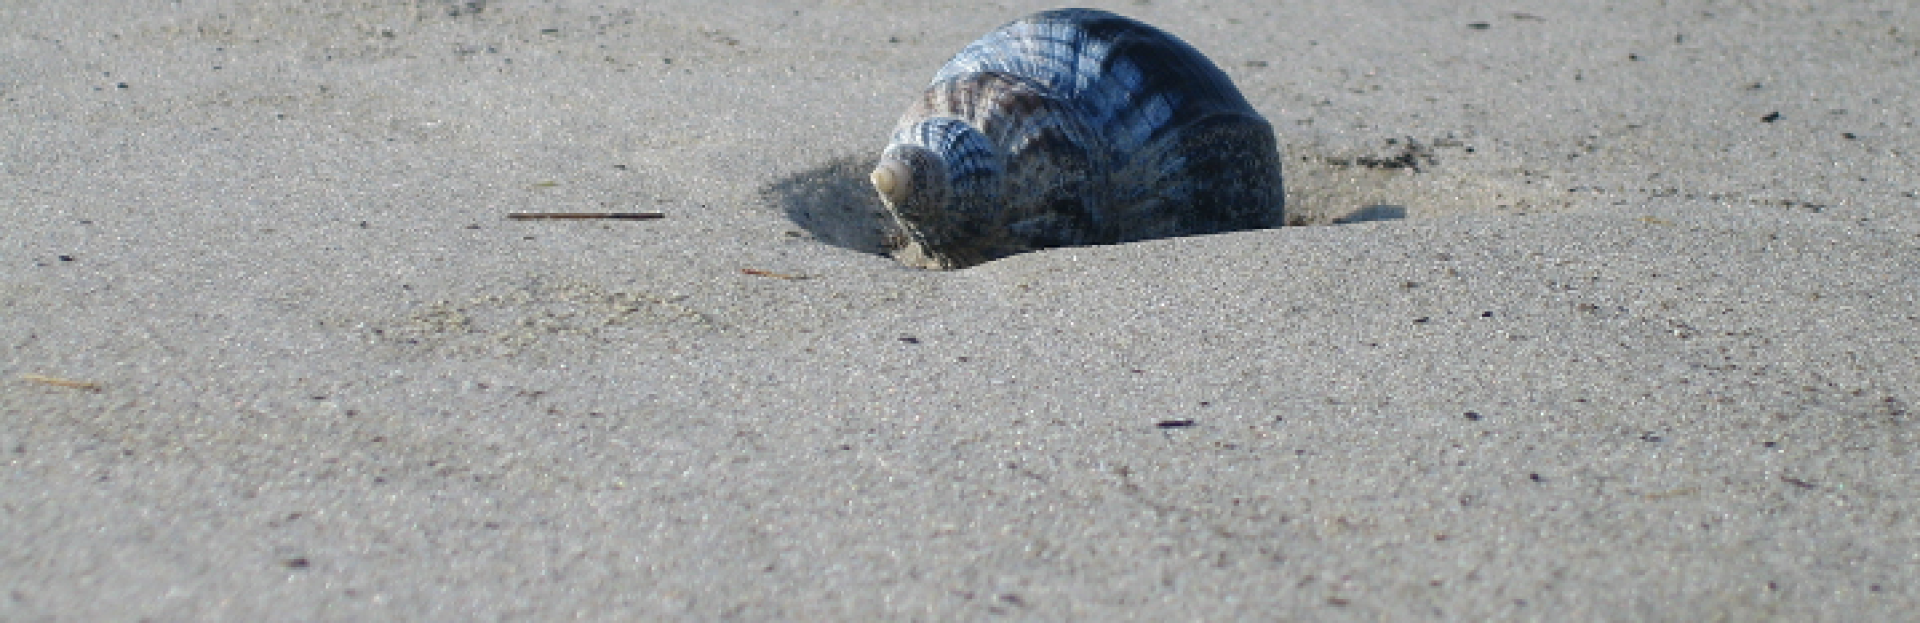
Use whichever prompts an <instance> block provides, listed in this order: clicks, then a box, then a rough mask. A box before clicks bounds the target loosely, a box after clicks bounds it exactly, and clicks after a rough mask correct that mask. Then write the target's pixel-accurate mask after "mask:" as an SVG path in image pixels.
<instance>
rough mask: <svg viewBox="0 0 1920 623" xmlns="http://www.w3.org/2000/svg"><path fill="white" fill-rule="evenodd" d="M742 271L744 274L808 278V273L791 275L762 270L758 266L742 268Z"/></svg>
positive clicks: (778, 277) (776, 277) (781, 277)
mask: <svg viewBox="0 0 1920 623" xmlns="http://www.w3.org/2000/svg"><path fill="white" fill-rule="evenodd" d="M740 272H741V273H742V274H747V275H754V276H757V277H772V278H775V279H806V278H807V276H806V275H789V274H786V273H776V272H773V271H770V270H760V269H758V268H742V269H740Z"/></svg>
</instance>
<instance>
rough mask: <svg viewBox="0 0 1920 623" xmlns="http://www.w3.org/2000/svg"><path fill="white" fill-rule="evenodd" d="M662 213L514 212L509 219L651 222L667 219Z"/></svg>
mask: <svg viewBox="0 0 1920 623" xmlns="http://www.w3.org/2000/svg"><path fill="white" fill-rule="evenodd" d="M666 217H667V215H666V214H662V213H660V212H513V213H509V214H507V218H508V219H511V220H515V221H539V220H593V219H598V220H614V221H650V220H653V219H659V218H666Z"/></svg>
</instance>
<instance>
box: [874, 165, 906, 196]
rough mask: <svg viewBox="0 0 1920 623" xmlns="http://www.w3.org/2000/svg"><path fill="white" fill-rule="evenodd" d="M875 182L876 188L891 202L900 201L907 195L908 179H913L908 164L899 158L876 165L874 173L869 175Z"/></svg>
mask: <svg viewBox="0 0 1920 623" xmlns="http://www.w3.org/2000/svg"><path fill="white" fill-rule="evenodd" d="M867 179H869V180H871V181H872V182H873V188H874V190H878V191H880V196H881V197H883V198H885V199H886V200H887V202H889V203H899V202H900V200H901V199H902V198H904V197H906V195H907V190H908V188H907V184H908V180H911V179H913V178H912V176H911V175H910V173H909V172H908V171H907V165H906V164H903V163H901V162H899V161H897V160H887V161H883V162H881V163H880V166H877V167H874V169H873V174H872V175H869V176H867Z"/></svg>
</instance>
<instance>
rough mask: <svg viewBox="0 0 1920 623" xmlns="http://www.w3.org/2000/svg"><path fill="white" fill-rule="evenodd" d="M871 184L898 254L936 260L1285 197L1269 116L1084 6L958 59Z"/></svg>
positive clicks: (1254, 209)
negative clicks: (896, 234) (895, 235)
mask: <svg viewBox="0 0 1920 623" xmlns="http://www.w3.org/2000/svg"><path fill="white" fill-rule="evenodd" d="M872 181H873V185H874V188H875V190H877V191H878V192H879V193H880V197H881V200H882V201H883V202H884V203H885V204H886V207H887V211H888V212H889V214H890V215H891V216H892V217H893V219H894V221H895V223H896V225H897V226H898V228H899V230H900V234H901V236H900V239H901V244H900V246H899V248H898V249H896V250H895V252H894V256H895V257H897V258H899V259H900V260H901V261H903V262H905V263H908V264H911V265H915V266H919V267H922V268H940V269H950V268H964V267H967V266H972V265H975V264H979V263H982V262H987V261H991V260H995V259H999V258H1003V257H1006V256H1009V255H1014V254H1017V253H1023V252H1027V251H1033V250H1037V249H1044V248H1049V247H1061V246H1080V245H1094V244H1111V243H1119V242H1128V241H1134V240H1145V239H1150V238H1165V237H1172V236H1186V235H1194V234H1208V233H1217V232H1225V231H1234V230H1242V229H1259V228H1266V227H1277V226H1279V225H1281V224H1282V222H1283V203H1284V201H1285V193H1284V192H1283V190H1282V185H1281V176H1280V154H1279V150H1278V148H1277V145H1276V143H1275V141H1274V135H1273V127H1272V126H1271V125H1269V124H1268V123H1267V121H1266V120H1265V119H1263V118H1262V117H1261V116H1260V114H1259V113H1258V112H1255V111H1254V110H1253V107H1252V106H1250V105H1248V104H1247V100H1246V98H1245V97H1243V96H1241V95H1240V91H1239V89H1237V88H1235V87H1234V85H1233V82H1232V81H1231V80H1229V79H1228V78H1227V76H1226V74H1225V73H1223V72H1221V71H1220V68H1219V67H1216V66H1214V64H1213V62H1212V61H1209V60H1207V57H1206V56H1205V55H1202V54H1201V53H1200V52H1199V51H1198V50H1195V49H1194V48H1193V47H1192V46H1190V45H1187V43H1186V42H1184V41H1181V40H1180V39H1179V38H1177V37H1174V36H1173V35H1170V34H1167V33H1166V32H1163V31H1161V30H1159V29H1157V28H1154V27H1152V26H1149V25H1146V24H1143V23H1140V22H1137V21H1134V20H1131V19H1128V18H1125V17H1121V16H1119V15H1114V14H1112V13H1107V12H1104V11H1095V10H1089V9H1062V10H1055V11H1047V12H1043V13H1037V14H1034V15H1030V16H1027V17H1024V18H1021V19H1019V20H1015V21H1013V22H1011V23H1008V24H1007V25H1005V26H1001V27H1000V28H998V29H996V30H994V31H993V32H990V33H987V35H986V36H984V37H981V38H980V39H979V40H977V41H975V42H973V43H972V44H971V45H968V46H967V47H966V48H965V49H963V50H961V51H960V53H959V54H957V55H955V56H954V57H953V59H952V60H950V61H947V64H946V66H945V67H942V68H941V69H940V72H939V73H938V74H935V75H934V77H933V82H932V83H931V84H930V85H928V87H927V89H926V90H925V92H923V93H922V95H921V97H920V98H919V99H918V100H916V101H915V102H914V103H913V105H912V106H911V107H910V108H909V109H908V110H907V113H906V115H904V116H903V117H902V118H901V119H900V123H899V125H898V126H896V127H895V129H894V131H893V136H892V138H891V140H890V144H889V145H888V146H887V148H886V151H884V152H882V154H881V156H880V163H879V165H878V166H876V167H875V168H874V171H873V175H872Z"/></svg>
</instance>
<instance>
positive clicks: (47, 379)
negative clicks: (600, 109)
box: [20, 373, 100, 392]
mask: <svg viewBox="0 0 1920 623" xmlns="http://www.w3.org/2000/svg"><path fill="white" fill-rule="evenodd" d="M20 378H21V379H22V380H25V381H27V382H31V383H40V384H44V385H52V386H54V387H65V388H67V389H84V390H86V391H90V392H97V391H100V384H99V383H95V382H93V381H76V380H73V379H63V378H60V377H57V376H47V375H44V374H31V373H29V374H22V375H20Z"/></svg>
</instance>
